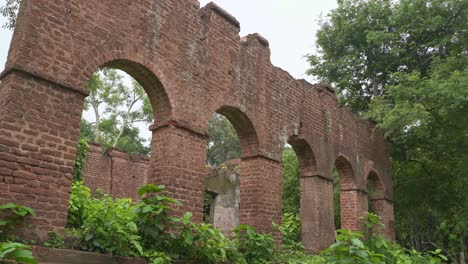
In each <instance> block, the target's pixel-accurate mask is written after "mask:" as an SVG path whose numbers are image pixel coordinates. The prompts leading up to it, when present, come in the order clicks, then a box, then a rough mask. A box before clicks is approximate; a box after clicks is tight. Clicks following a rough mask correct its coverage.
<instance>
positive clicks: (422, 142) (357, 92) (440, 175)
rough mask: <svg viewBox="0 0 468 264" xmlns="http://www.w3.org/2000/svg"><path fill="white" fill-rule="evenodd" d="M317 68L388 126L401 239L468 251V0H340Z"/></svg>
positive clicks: (457, 253)
mask: <svg viewBox="0 0 468 264" xmlns="http://www.w3.org/2000/svg"><path fill="white" fill-rule="evenodd" d="M338 4H339V6H338V8H337V9H336V10H333V11H331V12H330V14H328V16H327V17H326V18H325V19H323V21H322V22H321V29H320V30H319V32H318V34H317V46H318V52H317V53H315V54H312V55H310V56H309V57H308V59H309V62H310V64H311V68H310V69H309V71H308V73H309V74H311V75H314V76H315V77H317V78H318V79H320V80H322V81H326V82H330V83H332V84H333V85H334V86H335V87H336V89H337V91H338V93H339V96H340V100H341V102H342V103H343V104H344V105H347V106H348V107H349V108H350V109H351V110H352V111H354V112H355V113H359V114H361V115H362V116H363V117H366V118H370V119H372V120H373V121H375V122H376V123H377V126H378V127H380V128H382V129H383V130H384V131H385V136H386V139H387V140H388V142H389V143H390V146H391V157H392V164H393V165H392V166H393V168H392V172H393V179H394V192H395V211H396V221H395V222H396V229H397V230H396V231H397V237H398V240H399V241H400V242H401V243H403V244H405V245H407V246H410V247H416V248H418V249H427V248H432V247H440V248H443V249H444V250H445V251H446V254H448V255H449V256H450V258H451V259H452V261H457V260H459V259H461V258H463V253H464V252H466V251H467V244H468V243H467V242H468V238H467V230H468V169H467V166H468V152H467V151H466V150H467V149H468V68H467V65H468V64H467V62H468V47H467V45H468V37H467V30H468V1H466V0H401V1H390V0H358V1H350V0H340V1H338Z"/></svg>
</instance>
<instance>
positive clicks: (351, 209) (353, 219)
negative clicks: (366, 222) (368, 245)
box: [340, 189, 368, 231]
mask: <svg viewBox="0 0 468 264" xmlns="http://www.w3.org/2000/svg"><path fill="white" fill-rule="evenodd" d="M367 208H368V206H367V194H366V193H365V192H363V191H361V190H358V189H351V190H341V191H340V209H341V228H343V229H348V230H352V231H362V230H364V226H363V222H362V220H360V219H359V218H361V217H363V216H364V215H365V213H366V212H367Z"/></svg>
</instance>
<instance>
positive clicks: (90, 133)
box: [81, 68, 153, 154]
mask: <svg viewBox="0 0 468 264" xmlns="http://www.w3.org/2000/svg"><path fill="white" fill-rule="evenodd" d="M129 78H130V79H132V83H131V84H130V85H128V84H127V83H125V81H124V79H125V74H124V73H123V72H120V71H118V70H115V69H108V68H103V69H101V70H100V71H98V72H97V73H95V74H93V76H92V77H91V79H90V81H89V82H88V90H89V92H90V95H89V96H88V97H87V98H86V100H85V105H84V108H85V110H91V111H92V112H93V114H94V119H95V122H94V123H89V122H88V121H86V120H83V121H82V125H81V135H82V137H83V138H86V140H89V141H95V142H97V143H100V144H102V145H104V146H105V147H107V148H111V147H113V148H119V149H121V150H124V151H127V152H129V153H138V154H149V148H148V147H147V146H145V143H146V140H145V139H143V138H141V137H140V135H139V133H140V131H139V129H138V128H137V127H136V126H135V124H136V123H151V122H152V121H153V111H152V108H151V104H150V101H149V98H148V96H147V95H146V92H145V91H144V89H143V87H142V86H141V85H140V84H139V83H138V82H137V81H136V80H134V79H133V78H131V77H129Z"/></svg>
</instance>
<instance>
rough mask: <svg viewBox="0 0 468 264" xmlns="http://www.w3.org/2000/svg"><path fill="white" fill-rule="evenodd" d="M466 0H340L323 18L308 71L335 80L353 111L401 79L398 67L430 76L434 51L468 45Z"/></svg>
mask: <svg viewBox="0 0 468 264" xmlns="http://www.w3.org/2000/svg"><path fill="white" fill-rule="evenodd" d="M467 6H468V3H467V2H466V1H464V0H449V1H446V0H430V1H427V0H403V1H391V0H357V1H354V0H341V1H338V8H337V9H335V10H333V11H331V12H330V13H329V14H328V15H327V17H326V18H325V19H324V20H323V21H321V29H320V30H319V31H318V33H317V46H318V52H317V54H312V55H310V56H309V62H310V65H311V68H310V69H309V71H308V73H309V74H311V75H315V76H316V77H318V78H319V79H321V80H323V81H326V82H329V83H333V84H335V85H336V88H337V90H338V93H339V95H340V97H341V98H342V99H343V102H344V103H346V105H348V106H349V107H350V108H351V110H353V111H354V112H362V111H365V110H366V109H367V108H368V104H369V102H370V101H371V99H372V98H374V97H376V96H381V95H384V94H386V91H387V85H390V84H396V83H398V79H394V78H393V76H392V75H393V74H394V73H411V72H413V71H414V70H418V71H420V72H421V74H422V76H427V74H428V69H429V68H430V65H431V63H432V61H433V59H434V58H435V57H441V58H443V57H447V56H449V55H452V54H460V53H461V52H463V51H464V50H466V46H464V45H466V43H467V35H466V25H467V24H468V21H467V17H468V16H467Z"/></svg>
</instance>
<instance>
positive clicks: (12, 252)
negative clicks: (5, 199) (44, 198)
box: [0, 203, 37, 264]
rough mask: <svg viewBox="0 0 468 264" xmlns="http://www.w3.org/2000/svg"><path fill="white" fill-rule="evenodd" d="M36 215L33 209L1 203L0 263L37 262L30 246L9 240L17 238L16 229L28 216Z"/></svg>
mask: <svg viewBox="0 0 468 264" xmlns="http://www.w3.org/2000/svg"><path fill="white" fill-rule="evenodd" d="M33 215H35V212H34V210H33V209H31V208H29V207H26V206H22V205H17V204H13V203H7V204H2V205H0V263H10V261H16V262H18V263H33V264H34V263H37V262H36V260H35V259H34V257H33V256H32V253H31V251H30V250H29V247H28V246H26V245H23V244H21V243H16V242H11V241H8V240H10V239H11V240H13V239H15V238H16V237H15V234H14V232H15V229H16V228H17V227H18V226H19V225H21V224H23V223H24V220H25V219H26V217H28V216H33Z"/></svg>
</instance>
